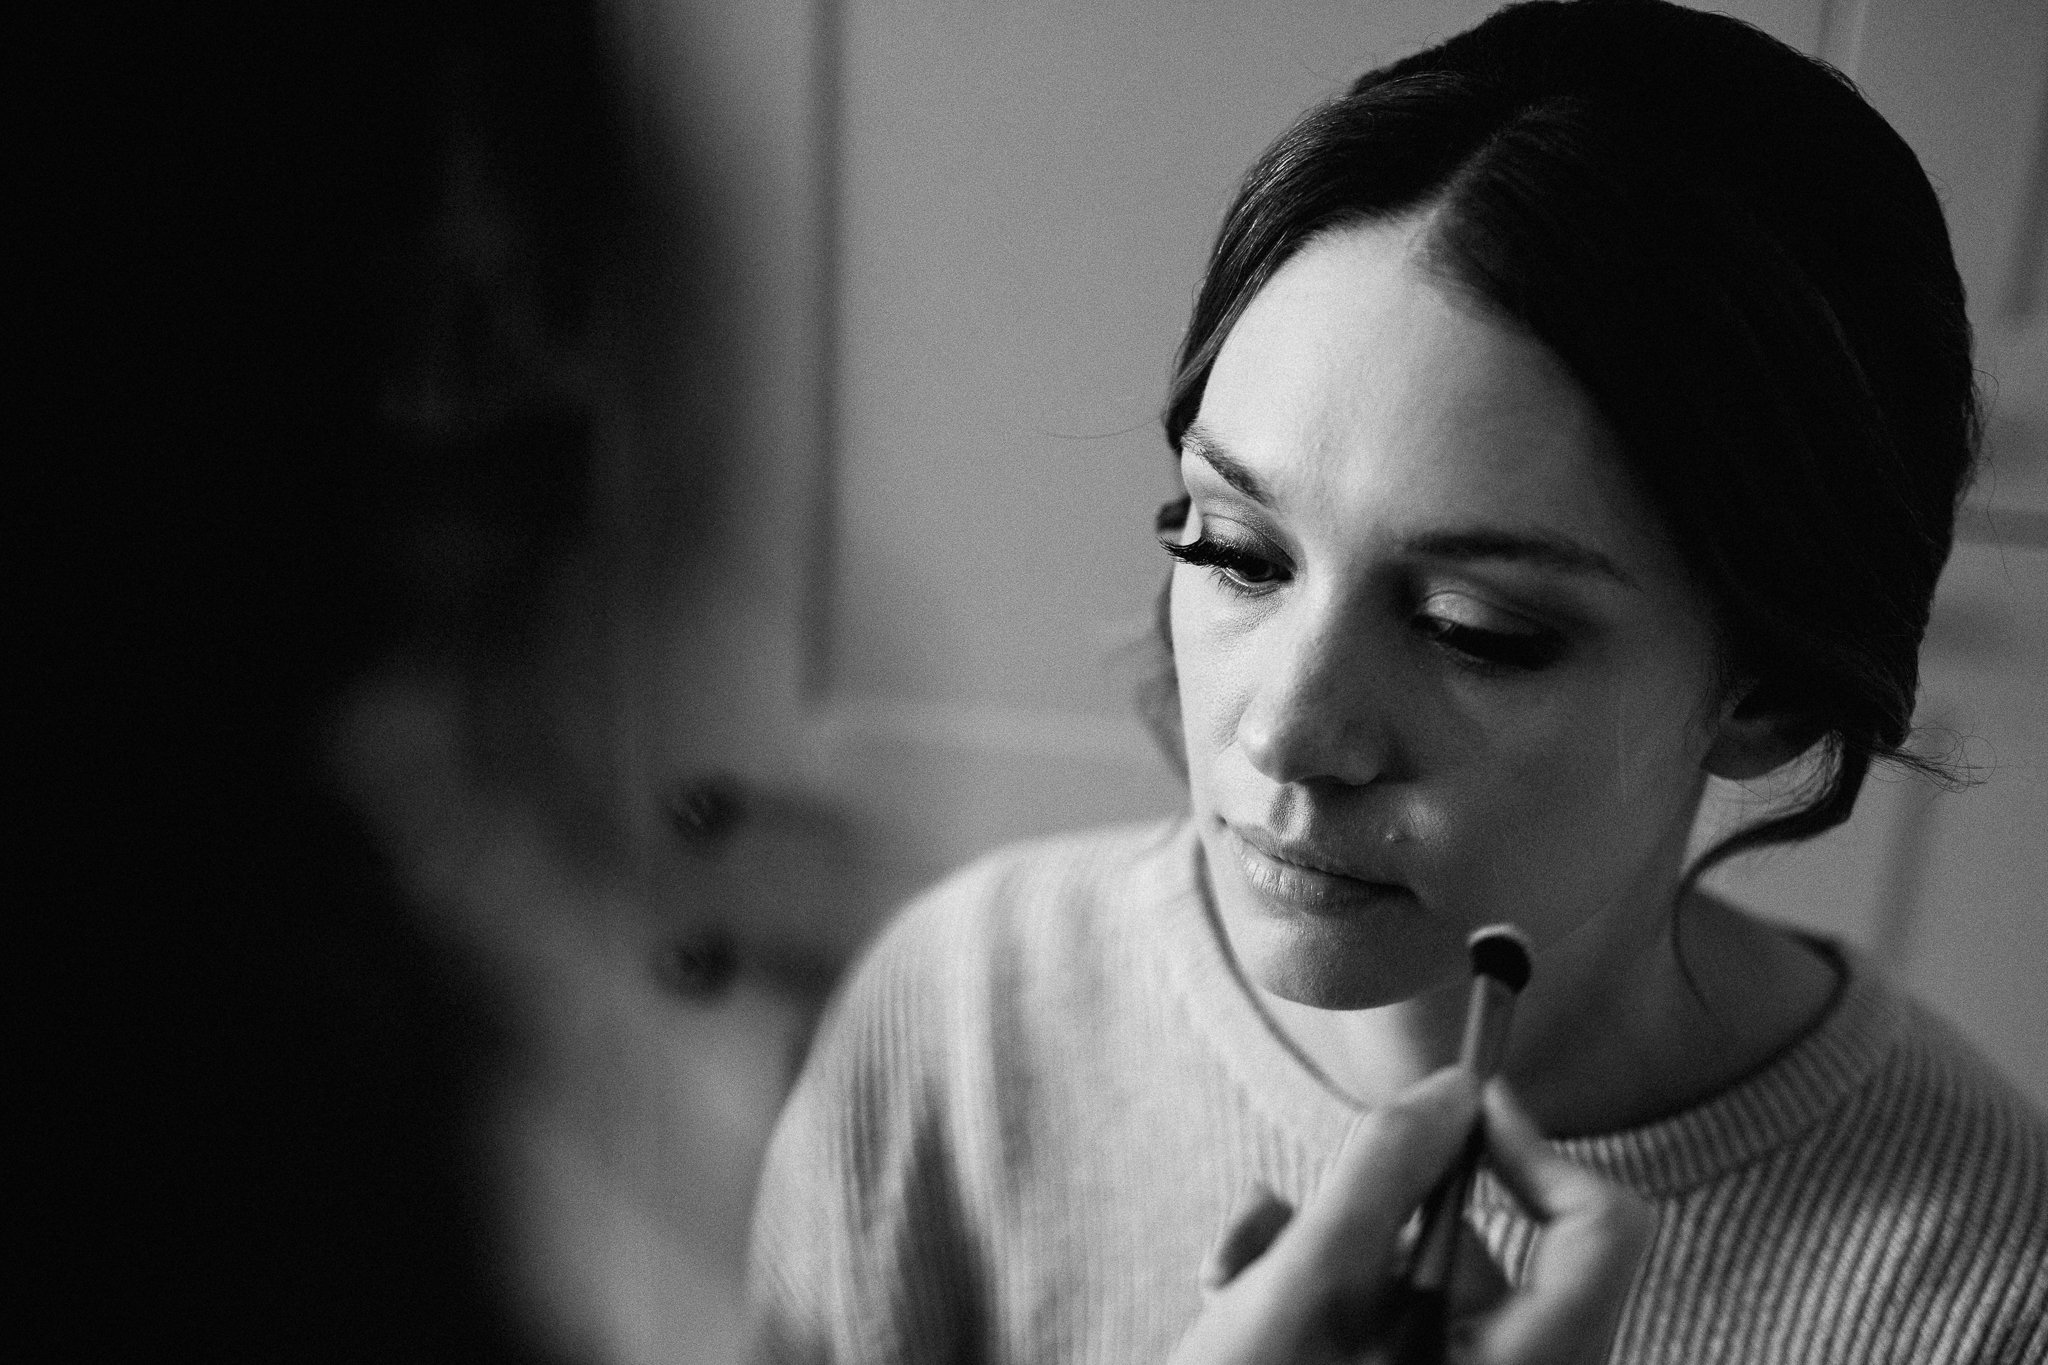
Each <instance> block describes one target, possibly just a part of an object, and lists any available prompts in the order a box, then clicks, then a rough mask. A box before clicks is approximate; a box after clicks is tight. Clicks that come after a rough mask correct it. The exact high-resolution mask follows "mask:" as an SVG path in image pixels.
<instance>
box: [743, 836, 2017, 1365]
mask: <svg viewBox="0 0 2048 1365" xmlns="http://www.w3.org/2000/svg"><path fill="white" fill-rule="evenodd" d="M1197 858H1198V853H1197V842H1196V840H1195V837H1194V835H1193V832H1192V830H1191V829H1190V828H1189V827H1188V826H1187V825H1186V824H1185V823H1184V822H1182V823H1176V824H1173V825H1168V826H1149V827H1146V828H1143V829H1139V830H1120V831H1110V832H1107V833H1099V834H1092V835H1083V836H1075V837H1071V838H1066V839H1062V840H1056V841H1049V842H1044V843H1039V844H1035V845H1030V846H1026V847H1024V848H1021V849H1015V850H1010V851H1007V852H1004V853H1001V854H997V855H994V856H992V857H990V858H988V859H985V860H983V861H981V862H980V863H978V864H976V865H974V866H973V867H970V868H968V869H967V870H965V871H963V872H961V873H959V874H957V875H956V876H954V877H953V878H952V879H950V880H949V881H948V882H946V883H944V884H943V885H941V886H940V887H939V888H938V889H936V890H935V891H933V892H931V893H929V894H928V895H927V896H925V897H924V898H923V899H922V900H921V901H919V902H918V903H916V904H915V905H913V906H912V907H911V908H910V909H909V910H907V911H906V912H905V913H904V914H903V915H902V916H901V917H900V918H898V919H897V920H896V921H895V922H894V924H893V925H892V926H891V928H890V929H889V930H888V931H887V932H886V933H885V934H884V935H883V937H882V938H881V939H880V940H879V941H878V943H877V944H876V945H875V946H874V947H873V949H872V950H871V951H870V952H869V953H868V954H867V956H866V957H865V959H864V960H863V962H862V964H861V965H860V967H859V968H858V969H857V970H856V972H855V973H854V975H853V976H852V978H851V979H850V980H849V982H848V983H847V985H846V987H845V988H844V990H843V991H842V993H841V994H840V996H839V997H838V999H837V1000H836V1002H835V1004H834V1006H833V1008H832V1010H831V1012H830V1014H829V1015H828V1017H827V1020H826V1022H825V1025H824V1027H823V1029H822V1031H821V1034H820V1037H819V1040H818V1043H817V1045H816V1047H815V1049H814V1051H813V1053H812V1056H811V1058H810V1060H809V1063H808V1064H807V1066H806V1068H805V1071H804V1073H803V1076H802V1078H801V1080H800V1081H799V1083H798V1085H797V1088H796V1090H795V1092H794V1093H793V1095H792V1097H791V1100H790V1103H789V1105H788V1108H787V1109H786V1110H785V1112H784V1114H783V1117H782V1120H781V1123H780V1125H779V1126H778V1128H777V1131H776V1135H775V1138H774V1140H773V1142H772V1144H771V1146H770V1150H769V1154H768V1159H767V1164H766V1166H765V1168H764V1171H763V1175H762V1179H761V1189H760V1195H759V1202H758V1205H757V1208H756V1214H755V1229H754V1250H753V1256H754V1264H753V1280H752V1288H753V1293H754V1296H755V1299H756V1309H757V1311H758V1313H759V1314H760V1315H761V1319H762V1321H763V1324H764V1339H765V1340H767V1341H769V1342H772V1343H774V1344H776V1345H777V1346H778V1347H779V1352H778V1353H777V1355H776V1358H779V1359H797V1360H806V1361H814V1360H829V1361H834V1362H854V1361H861V1362H868V1361H873V1362H913V1363H919V1365H921V1363H922V1362H939V1361H946V1362H956V1361H959V1362H964V1361H988V1362H1020V1363H1021V1362H1034V1365H1035V1363H1038V1362H1054V1361H1060V1362H1066V1361H1099V1362H1115V1363H1116V1365H1130V1363H1131V1362H1144V1361H1163V1360H1164V1359H1165V1358H1166V1357H1167V1356H1168V1355H1169V1354H1170V1353H1171V1351H1172V1349H1173V1347H1174V1345H1175V1343H1176V1342H1177V1341H1178V1340H1179V1338H1180V1336H1181V1334H1182V1333H1183V1331H1184V1330H1185V1329H1186V1327H1187V1325H1188V1323H1189V1322H1190V1321H1191V1320H1192V1319H1193V1317H1194V1315H1195V1313H1196V1312H1197V1310H1198V1309H1199V1307H1200V1297H1199V1292H1198V1289H1197V1286H1196V1280H1195V1276H1196V1271H1197V1267H1198V1266H1199V1265H1200V1264H1201V1261H1202V1258H1203V1256H1204V1254H1205V1253H1206V1252H1207V1251H1208V1249H1209V1247H1210V1244H1211V1243H1212V1242H1213V1241H1214V1240H1215V1238H1216V1235H1217V1233H1218V1231H1219V1230H1220V1229H1221V1227H1222V1225H1223V1221H1224V1219H1225V1217H1226V1216H1227V1214H1228V1212H1229V1210H1230V1209H1231V1207H1232V1206H1233V1204H1234V1202H1235V1201H1236V1200H1237V1198H1238V1197H1239V1195H1240V1194H1241V1192H1242V1191H1244V1189H1245V1188H1246V1187H1247V1186H1248V1185H1250V1184H1251V1183H1252V1182H1254V1181H1262V1182H1264V1183H1265V1184H1266V1185H1268V1186H1269V1187H1270V1188H1272V1189H1273V1190H1275V1191H1277V1192H1279V1193H1280V1194H1281V1195H1283V1196H1284V1197H1286V1198H1288V1199H1290V1200H1292V1201H1294V1202H1295V1203H1296V1204H1297V1205H1298V1204H1299V1203H1300V1202H1301V1201H1302V1200H1304V1199H1306V1198H1307V1197H1308V1195H1309V1194H1310V1193H1311V1192H1312V1191H1313V1190H1314V1188H1315V1186H1316V1183H1317V1181H1318V1178H1319V1177H1320V1175H1321V1173H1322V1171H1323V1168H1324V1165H1325V1163H1326V1162H1327V1161H1328V1160H1329V1159H1330V1158H1331V1156H1332V1155H1334V1154H1335V1152H1336V1151H1337V1148H1338V1146H1339V1144H1340V1143H1341V1141H1342V1140H1343V1137H1344V1134H1345V1132H1346V1131H1347V1129H1348V1128H1349V1126H1350V1125H1351V1123H1352V1121H1353V1119H1354V1118H1355V1116H1356V1112H1357V1111H1356V1109H1355V1108H1354V1107H1353V1106H1352V1104H1351V1103H1350V1102H1349V1101H1347V1100H1345V1099H1344V1098H1342V1097H1341V1096H1339V1095H1338V1094H1336V1093H1335V1092H1334V1091H1332V1090H1331V1089H1330V1088H1329V1087H1328V1086H1327V1085H1326V1084H1325V1083H1324V1082H1323V1081H1322V1080H1321V1079H1320V1078H1319V1077H1318V1075H1317V1074H1316V1073H1315V1072H1314V1071H1312V1070H1311V1069H1310V1068H1309V1067H1308V1066H1307V1065H1305V1064H1304V1063H1303V1062H1302V1061H1301V1060H1300V1059H1299V1057H1298V1056H1297V1055H1296V1054H1295V1053H1294V1051H1293V1050H1292V1049H1291V1048H1290V1046H1289V1045H1288V1044H1287V1043H1286V1041H1285V1040H1284V1039H1283V1038H1282V1037H1281V1036H1280V1035H1278V1034H1277V1033H1276V1032H1275V1031H1274V1029H1273V1027H1272V1026H1271V1024H1270V1023H1269V1022H1268V1019H1267V1017H1266V1016H1265V1015H1264V1013H1263V1012H1262V1011H1261V1010H1260V1009H1259V1007H1258V1005H1257V1003H1256V1000H1255V998H1254V996H1253V995H1252V994H1251V992H1250V990H1249V989H1248V987H1247V986H1246V984H1245V982H1244V981H1243V980H1242V978H1241V977H1240V976H1239V975H1238V973H1237V970H1236V967H1235V965H1234V962H1233V960H1232V958H1231V956H1230V954H1229V951H1228V948H1227V946H1226V944H1225V940H1224V939H1223V938H1222V930H1221V926H1220V924H1219V923H1218V921H1217V919H1216V917H1215V914H1214V912H1213V910H1212V909H1211V907H1210V904H1209V900H1208V897H1207V895H1206V893H1205V891H1204V890H1203V883H1202V879H1201V876H1200V874H1199V872H1198V871H1197ZM1841 959H1842V961H1843V962H1844V964H1845V972H1846V976H1845V981H1844V984H1843V986H1842V988H1841V989H1840V990H1839V991H1838V993H1837V996H1836V999H1835V1002H1834V1004H1833V1005H1832V1006H1831V1008H1830V1010H1829V1012H1828V1013H1827V1015H1826V1017H1825V1018H1824V1019H1823V1021H1822V1022H1821V1023H1820V1024H1819V1025H1817V1026H1816V1027H1815V1029H1814V1030H1813V1031H1812V1032H1811V1033H1810V1034H1809V1035H1807V1036H1806V1037H1805V1038H1803V1039H1802V1040H1800V1041H1799V1042H1797V1043H1796V1044H1794V1045H1793V1046H1791V1047H1790V1048H1789V1049H1787V1050H1786V1051H1785V1052H1784V1053H1783V1054H1781V1055H1780V1056H1779V1057H1778V1058H1776V1059H1775V1060H1774V1061H1772V1062H1771V1063H1770V1064H1768V1065H1767V1066H1766V1067H1764V1068H1763V1069H1762V1070H1761V1071H1759V1072H1758V1073H1756V1074H1754V1075H1752V1076H1751V1077H1749V1078H1748V1079H1746V1080H1744V1081H1742V1082H1741V1083H1739V1084H1737V1085H1736V1086H1735V1087H1733V1088H1732V1089H1730V1090H1728V1091H1727V1092H1725V1093H1723V1094H1721V1095H1719V1096H1717V1097H1716V1098H1714V1099H1712V1100H1710V1101H1708V1102H1706V1103H1704V1104H1702V1105H1700V1106H1698V1107H1696V1108H1693V1109H1691V1110H1688V1111H1686V1112H1684V1113H1681V1114H1678V1115H1676V1116H1675V1117H1671V1118H1668V1119H1664V1120H1661V1121H1658V1122H1655V1123H1652V1124H1649V1125H1647V1126H1644V1127H1641V1128H1634V1129H1630V1130H1627V1131H1623V1132H1615V1133H1609V1134H1604V1135H1600V1136H1594V1137H1585V1138H1574V1139H1571V1140H1568V1141H1565V1142H1561V1143H1559V1144H1558V1147H1559V1149H1560V1150H1562V1151H1563V1152H1565V1153H1567V1154H1568V1155H1570V1156H1571V1157H1572V1158H1573V1159H1575V1160H1577V1161H1579V1162H1581V1163H1583V1164H1584V1165H1586V1166H1589V1167H1591V1168H1593V1169H1595V1170H1598V1171H1600V1172H1602V1173H1604V1174H1605V1175H1607V1176H1608V1177H1609V1178H1611V1179H1614V1180H1616V1181H1619V1182H1621V1183H1623V1184H1626V1185H1628V1186H1630V1187H1631V1188H1633V1189H1635V1190H1637V1191H1638V1192H1640V1193H1641V1194H1643V1195H1644V1196H1646V1197H1647V1198H1649V1199H1650V1200H1651V1201H1653V1202H1654V1204H1655V1205H1656V1207H1657V1209H1658V1212H1659V1215H1660V1224H1659V1231H1658V1234H1657V1238H1656V1241H1655V1244H1654V1246H1653V1248H1652V1250H1651V1252H1650V1254H1649V1256H1648V1259H1647V1261H1646V1262H1645V1264H1644V1265H1643V1267H1642V1270H1641V1272H1640V1274H1639V1277H1638V1279H1637V1282H1636V1284H1635V1287H1634V1289H1633V1291H1632V1293H1631V1296H1630V1299H1629V1303H1628V1307H1627V1309H1626V1312H1625V1314H1624V1317H1623V1320H1622V1323H1621V1327H1620V1330H1619V1333H1618V1336H1617V1339H1616V1343H1615V1347H1614V1353H1613V1357H1612V1358H1613V1359H1614V1360H1616V1361H1625V1362H1630V1363H1631V1365H1651V1363H1652V1362H1680V1361H1684V1362H1703V1361H1725V1362H1731V1363H1732V1362H1742V1365H1774V1363H1775V1362H1788V1363H1789V1362H1802V1365H1803V1363H1806V1362H1823V1361H1826V1362H1843V1363H1844V1365H1848V1362H1855V1365H1872V1363H1873V1362H1885V1361H1897V1362H1906V1361H1914V1362H1952V1361H1984V1362H2020V1361H2026V1362H2040V1361H2048V1324H2044V1319H2048V1131H2044V1128H2043V1125H2042V1123H2041V1121H2040V1119H2039V1117H2038V1116H2036V1115H2035V1114H2034V1113H2033V1112H2032V1111H2031V1110H2030V1109H2029V1108H2028V1107H2027V1106H2026V1104H2025V1103H2024V1102H2023V1101H2022V1100H2021V1099H2020V1098H2019V1097H2018V1096H2017V1095H2016V1094H2015V1093H2014V1092H2012V1091H2011V1090H2010V1089H2009V1088H2008V1086H2007V1085H2006V1084H2005V1083H2004V1082H2003V1081H2002V1080H2001V1079H1999V1078H1998V1077H1997V1076H1996V1075H1995V1074H1993V1073H1992V1072H1991V1071H1990V1070H1989V1068H1988V1067H1987V1066H1986V1065H1985V1064H1984V1063H1983V1062H1981V1061H1980V1060H1978V1058H1977V1057H1976V1055H1975V1054H1974V1053H1973V1052H1972V1051H1971V1050H1970V1048H1969V1047H1968V1046H1967V1045H1966V1044H1965V1043H1963V1042H1962V1041H1961V1040H1960V1039H1959V1038H1957V1037H1956V1036H1955V1035H1954V1034H1953V1033H1952V1032H1951V1031H1950V1030H1949V1029H1948V1028H1947V1027H1946V1026H1945V1025H1943V1024H1942V1023H1940V1022H1939V1021H1938V1020H1936V1019H1934V1018H1933V1017H1932V1016H1931V1015H1929V1014H1928V1013H1926V1012H1925V1011H1923V1010H1922V1009H1920V1008H1919V1007H1917V1006H1916V1005H1914V1004H1912V1003H1911V1002H1910V1001H1908V1000H1906V999H1904V998H1903V997H1901V996H1899V995H1897V994H1895V993H1894V992H1893V991H1891V990H1890V989H1888V988H1887V987H1886V986H1885V985H1884V984H1883V983H1882V982H1881V981H1879V980H1878V979H1877V978H1876V977H1875V976H1873V975H1872V973H1871V972H1870V970H1869V968H1868V967H1867V965H1866V964H1863V963H1861V962H1859V961H1858V960H1857V958H1856V957H1855V956H1854V955H1853V954H1846V953H1845V954H1842V955H1841ZM1473 1221H1474V1222H1475V1224H1476V1226H1477V1227H1478V1229H1479V1231H1480V1233H1481V1235H1482V1237H1483V1238H1484V1240H1485V1241H1486V1243H1487V1244H1488V1246H1489V1247H1490V1248H1491V1249H1492V1251H1493V1253H1494V1255H1495V1258H1496V1259H1497V1260H1498V1261H1500V1263H1501V1264H1502V1266H1503V1267H1504V1268H1505V1269H1506V1270H1507V1272H1508V1274H1509V1277H1510V1279H1514V1278H1516V1277H1517V1276H1518V1275H1519V1273H1520V1272H1521V1271H1522V1270H1523V1269H1524V1268H1525V1267H1526V1265H1527V1264H1528V1258H1529V1255H1530V1253H1531V1251H1532V1250H1533V1247H1534V1245H1535V1238H1536V1236H1537V1235H1538V1229H1537V1227H1536V1225H1534V1224H1533V1223H1532V1222H1531V1221H1530V1220H1529V1219H1528V1218H1527V1217H1525V1216H1524V1215H1523V1214H1522V1213H1521V1212H1520V1211H1519V1210H1518V1209H1517V1208H1516V1207H1515V1206H1514V1204H1513V1203H1512V1201H1511V1200H1510V1199H1509V1198H1508V1197H1507V1195H1506V1194H1505V1193H1504V1191H1503V1190H1502V1189H1501V1188H1500V1187H1499V1186H1498V1185H1497V1184H1494V1183H1492V1182H1491V1181H1490V1180H1487V1179H1482V1181H1481V1183H1480V1186H1479V1189H1478V1190H1477V1192H1476V1194H1475V1201H1474V1206H1473Z"/></svg>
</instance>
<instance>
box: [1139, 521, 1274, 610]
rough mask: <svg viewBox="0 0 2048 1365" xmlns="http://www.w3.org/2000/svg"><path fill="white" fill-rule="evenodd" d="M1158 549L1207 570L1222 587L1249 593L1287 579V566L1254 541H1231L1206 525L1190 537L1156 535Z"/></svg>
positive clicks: (1184, 562)
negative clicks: (1173, 537) (1179, 538)
mask: <svg viewBox="0 0 2048 1365" xmlns="http://www.w3.org/2000/svg"><path fill="white" fill-rule="evenodd" d="M1159 548H1160V549H1162V550H1164V551H1166V553H1168V554H1169V555H1172V556H1173V557H1174V558H1175V559H1176V560H1178V561H1180V562H1181V563H1182V564H1193V565H1195V566H1197V567H1199V568H1204V569H1208V570H1209V571H1210V572H1211V573H1212V574H1213V575H1214V576H1215V578H1216V580H1217V582H1219V583H1221V584H1222V585H1223V586H1224V587H1225V588H1227V589H1229V590H1230V591H1232V592H1236V593H1241V594H1246V595H1251V594H1256V593H1260V592H1264V591H1266V590H1267V589H1269V588H1272V587H1274V586H1275V585H1277V584H1280V583H1284V582H1286V581H1287V579H1288V577H1289V574H1288V570H1287V566H1286V565H1284V564H1282V563H1280V562H1279V560H1278V559H1277V558H1276V557H1275V556H1274V555H1272V554H1271V553H1269V552H1267V551H1266V550H1265V549H1264V548H1263V547H1261V546H1259V545H1258V544H1256V543H1255V542H1250V541H1237V540H1230V539H1226V538H1224V537H1221V536H1218V535H1216V534H1214V533H1213V532H1212V531H1211V530H1210V529H1209V528H1208V527H1207V526H1206V525H1205V526H1204V527H1203V528H1202V530H1201V532H1200V533H1199V534H1197V535H1196V537H1195V538H1194V539H1193V540H1189V541H1176V540H1172V539H1169V538H1168V537H1167V536H1166V535H1163V534H1162V535H1161V536H1160V537H1159Z"/></svg>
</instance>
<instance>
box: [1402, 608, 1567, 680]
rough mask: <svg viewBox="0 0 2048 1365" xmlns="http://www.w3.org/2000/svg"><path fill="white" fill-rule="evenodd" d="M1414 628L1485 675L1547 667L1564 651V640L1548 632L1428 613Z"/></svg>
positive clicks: (1419, 617)
mask: <svg viewBox="0 0 2048 1365" xmlns="http://www.w3.org/2000/svg"><path fill="white" fill-rule="evenodd" d="M1415 627H1416V629H1417V630H1419V631H1421V632H1422V634H1423V636H1424V638H1426V639H1428V640H1429V641H1430V642H1431V643H1432V644H1435V645H1437V646H1438V647H1440V648H1442V649H1443V650H1445V651H1446V652H1448V653H1450V654H1451V655H1453V656H1454V657H1455V658H1456V659H1457V660H1458V661H1459V662H1461V663H1464V664H1466V665H1468V666H1471V667H1475V668H1477V669H1479V670H1480V671H1482V672H1486V671H1494V670H1501V669H1514V670H1518V671H1524V672H1529V671H1534V670H1536V669H1539V668H1545V667H1547V666H1549V665H1550V664H1553V663H1555V662H1557V660H1558V658H1559V657H1560V656H1562V655H1563V653H1564V648H1565V641H1564V638H1563V637H1562V636H1560V635H1558V634H1557V633H1555V632H1553V631H1548V630H1533V631H1506V630H1486V629H1482V628H1481V627H1478V626H1472V625H1467V624H1465V623H1464V622H1462V621H1453V620H1448V619H1446V618H1444V617H1442V616H1431V615H1427V614H1425V615H1421V616H1417V617H1416V618H1415Z"/></svg>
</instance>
